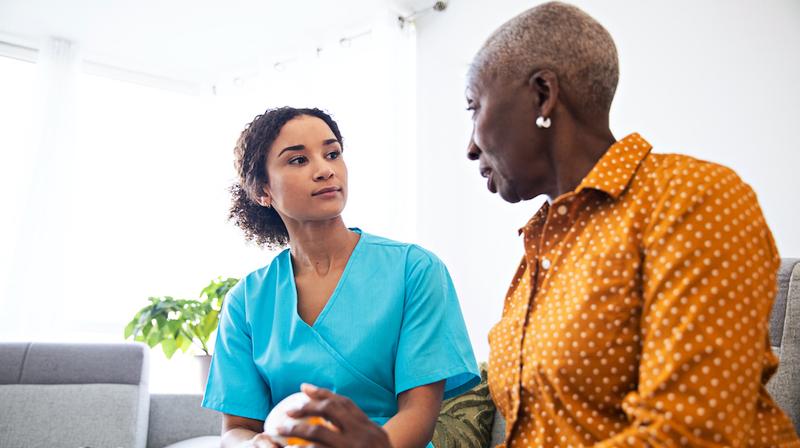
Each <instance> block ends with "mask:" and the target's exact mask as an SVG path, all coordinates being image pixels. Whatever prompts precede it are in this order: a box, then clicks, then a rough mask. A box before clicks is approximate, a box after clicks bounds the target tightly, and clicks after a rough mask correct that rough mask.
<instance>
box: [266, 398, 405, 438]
mask: <svg viewBox="0 0 800 448" xmlns="http://www.w3.org/2000/svg"><path fill="white" fill-rule="evenodd" d="M301 390H302V391H303V392H304V393H305V394H306V395H308V397H309V398H311V401H309V402H308V403H306V404H305V405H304V406H303V407H301V408H300V409H297V410H295V411H290V412H288V415H289V417H292V418H297V419H300V418H307V417H322V418H324V419H326V420H328V421H329V422H331V423H333V425H334V426H335V427H336V428H337V429H338V430H336V429H328V428H326V427H325V426H323V425H308V424H304V423H301V424H298V425H295V426H293V427H291V428H281V429H279V430H278V432H279V433H280V434H281V435H282V436H284V437H286V436H289V437H299V438H301V439H305V440H308V441H309V442H313V443H314V446H315V447H319V448H391V446H392V445H391V444H390V443H389V436H388V435H387V434H386V431H384V429H383V428H382V427H381V426H379V425H377V424H375V423H373V422H372V421H371V420H370V419H369V418H368V417H367V415H366V414H364V412H363V411H362V410H361V409H359V407H358V406H356V405H355V403H353V402H352V401H351V400H350V399H349V398H347V397H343V396H341V395H337V394H335V393H333V392H331V391H329V390H327V389H322V388H319V387H316V386H312V385H310V384H304V385H303V386H302V387H301Z"/></svg>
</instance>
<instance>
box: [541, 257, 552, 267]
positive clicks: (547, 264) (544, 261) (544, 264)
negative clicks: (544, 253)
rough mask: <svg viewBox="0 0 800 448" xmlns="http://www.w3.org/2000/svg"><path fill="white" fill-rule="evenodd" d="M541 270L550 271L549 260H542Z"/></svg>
mask: <svg viewBox="0 0 800 448" xmlns="http://www.w3.org/2000/svg"><path fill="white" fill-rule="evenodd" d="M542 269H550V260H548V259H547V258H542Z"/></svg>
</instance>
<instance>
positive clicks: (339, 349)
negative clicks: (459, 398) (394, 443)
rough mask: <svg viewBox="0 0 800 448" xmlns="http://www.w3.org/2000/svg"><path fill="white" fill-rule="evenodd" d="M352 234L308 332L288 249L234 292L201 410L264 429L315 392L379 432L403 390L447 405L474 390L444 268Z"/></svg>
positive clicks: (418, 252)
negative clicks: (281, 409)
mask: <svg viewBox="0 0 800 448" xmlns="http://www.w3.org/2000/svg"><path fill="white" fill-rule="evenodd" d="M352 230H353V231H355V232H357V233H360V234H361V237H360V239H359V241H358V243H357V244H356V246H355V248H354V249H353V252H352V254H351V255H350V259H349V260H348V262H347V265H346V266H345V269H344V271H343V272H342V276H341V278H340V279H339V283H338V285H337V286H336V289H335V290H334V292H333V294H332V295H331V297H330V298H329V299H328V303H327V304H326V305H325V307H324V308H323V309H322V312H321V313H320V314H319V316H318V317H317V320H316V321H315V322H314V324H313V325H310V326H309V325H308V324H307V323H306V322H305V321H303V320H302V319H301V318H300V316H299V314H298V312H297V288H296V286H295V282H294V273H293V271H292V261H291V255H290V252H289V250H288V249H287V250H284V251H283V252H281V253H280V254H279V255H278V256H277V257H275V259H274V260H273V261H272V262H271V263H270V264H269V265H268V266H266V267H264V268H261V269H259V270H257V271H255V272H253V273H251V274H249V275H247V276H246V277H245V278H243V279H242V280H241V281H239V283H238V284H237V285H236V286H235V287H234V288H233V289H231V291H230V292H229V293H228V296H227V297H226V299H225V303H224V305H223V310H222V314H221V316H220V323H219V331H218V333H217V341H216V345H215V349H214V357H213V360H212V362H211V369H210V372H209V377H208V385H207V387H206V392H205V396H204V398H203V406H204V407H206V408H210V409H214V410H217V411H220V412H223V413H226V414H231V415H236V416H241V417H248V418H252V419H257V420H264V419H266V417H267V414H268V413H269V411H270V409H272V407H273V406H275V404H277V403H278V402H279V401H281V400H282V399H283V398H285V397H287V396H289V395H290V394H292V393H295V392H298V391H299V390H300V384H302V383H311V384H315V385H317V386H320V387H325V388H328V389H331V390H332V391H334V392H336V393H337V394H341V395H344V396H347V397H349V398H350V399H351V400H353V401H354V402H355V404H356V405H358V406H359V407H360V408H361V409H362V410H363V411H364V413H366V414H367V416H369V417H370V418H371V419H372V420H373V421H374V422H376V423H378V424H383V423H385V422H386V421H387V420H389V419H390V418H391V417H392V416H394V415H395V413H397V396H398V394H400V393H402V392H404V391H406V390H409V389H412V388H415V387H418V386H422V385H425V384H430V383H434V382H437V381H441V380H445V393H444V396H445V398H450V397H453V396H455V395H458V394H460V393H462V392H464V391H466V390H468V389H469V388H471V387H472V386H474V385H475V384H477V383H478V382H479V381H480V377H479V374H478V368H477V364H476V362H475V356H474V354H473V352H472V347H471V345H470V342H469V338H468V336H467V330H466V327H465V325H464V319H463V316H462V314H461V309H460V307H459V303H458V297H457V296H456V292H455V289H454V287H453V282H452V280H451V279H450V275H449V273H448V272H447V268H446V267H445V266H444V264H443V263H442V262H441V261H440V260H439V259H438V258H437V257H436V256H435V255H434V254H432V253H431V252H428V251H427V250H425V249H423V248H421V247H419V246H416V245H412V244H406V243H399V242H396V241H391V240H388V239H385V238H381V237H377V236H374V235H370V234H368V233H364V232H361V231H360V230H358V229H352ZM429 446H430V445H429Z"/></svg>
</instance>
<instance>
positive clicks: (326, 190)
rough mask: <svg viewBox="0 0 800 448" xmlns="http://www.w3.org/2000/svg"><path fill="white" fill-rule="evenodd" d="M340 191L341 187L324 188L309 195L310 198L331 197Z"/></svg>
mask: <svg viewBox="0 0 800 448" xmlns="http://www.w3.org/2000/svg"><path fill="white" fill-rule="evenodd" d="M340 191H342V188H341V187H325V188H320V189H319V190H317V191H315V192H313V193H311V196H323V197H327V196H333V195H335V194H336V193H338V192H340Z"/></svg>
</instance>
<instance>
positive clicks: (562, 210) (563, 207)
mask: <svg viewBox="0 0 800 448" xmlns="http://www.w3.org/2000/svg"><path fill="white" fill-rule="evenodd" d="M556 211H557V212H558V214H559V215H566V214H567V206H566V205H559V206H558V209H556Z"/></svg>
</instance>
